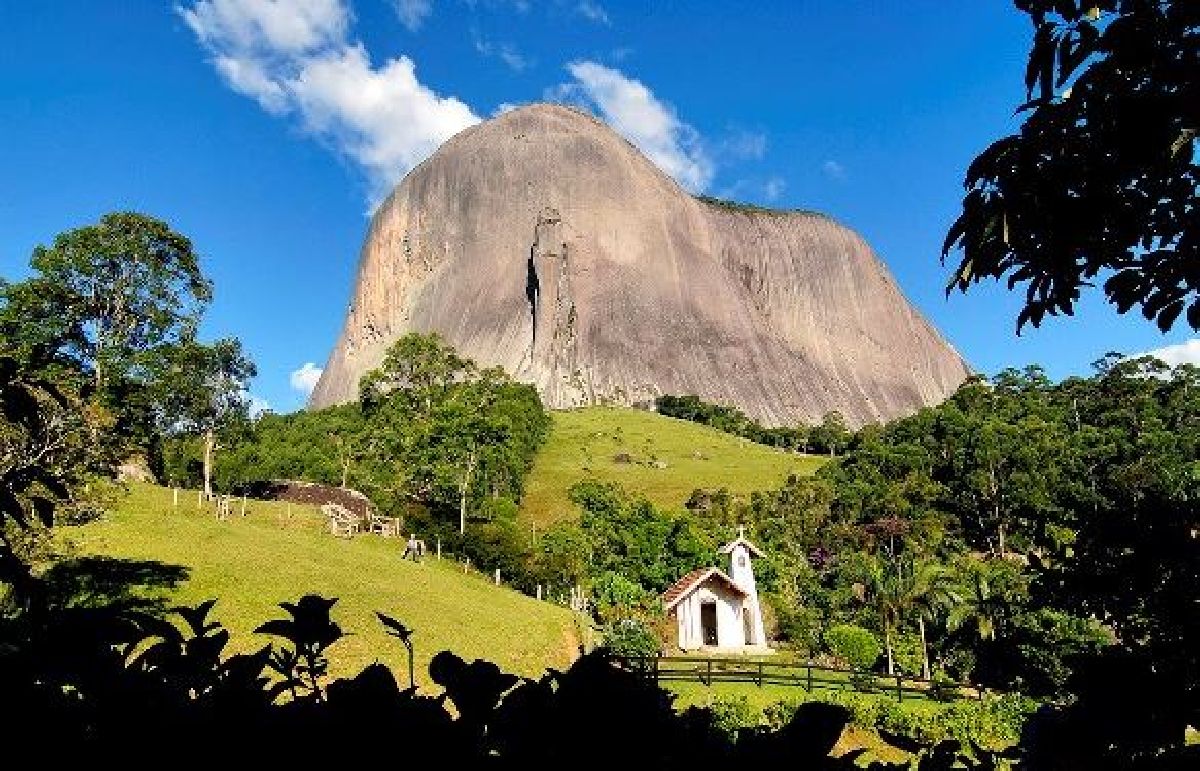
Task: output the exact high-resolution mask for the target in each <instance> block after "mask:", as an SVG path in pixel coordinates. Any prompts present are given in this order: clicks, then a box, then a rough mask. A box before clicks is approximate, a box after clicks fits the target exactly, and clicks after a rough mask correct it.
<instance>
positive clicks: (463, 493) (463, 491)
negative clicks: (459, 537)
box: [458, 450, 475, 533]
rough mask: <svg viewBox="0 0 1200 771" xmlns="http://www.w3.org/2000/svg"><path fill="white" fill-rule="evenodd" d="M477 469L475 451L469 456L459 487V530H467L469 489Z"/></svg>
mask: <svg viewBox="0 0 1200 771" xmlns="http://www.w3.org/2000/svg"><path fill="white" fill-rule="evenodd" d="M474 470H475V451H474V450H471V454H470V455H469V456H468V458H467V469H466V473H464V474H463V480H462V484H461V485H459V487H458V532H459V533H466V532H467V489H468V488H470V486H471V473H472V472H473V471H474Z"/></svg>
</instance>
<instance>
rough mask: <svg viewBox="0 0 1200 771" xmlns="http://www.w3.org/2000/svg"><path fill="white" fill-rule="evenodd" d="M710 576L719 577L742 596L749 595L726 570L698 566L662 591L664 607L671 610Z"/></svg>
mask: <svg viewBox="0 0 1200 771" xmlns="http://www.w3.org/2000/svg"><path fill="white" fill-rule="evenodd" d="M709 578H718V579H720V580H721V581H722V582H723V583H725V584H726V585H728V586H729V587H730V588H731V589H733V590H734V591H735V592H737V593H738V594H740V595H742V596H747V592H746V590H745V589H743V588H742V587H740V586H738V584H737V582H736V581H734V580H733V579H732V578H730V577H729V576H728V575H727V574H726V573H725V571H723V570H721V569H720V568H717V567H708V568H697V569H695V570H693V571H691V572H690V573H688V574H687V575H685V576H684V577H683V578H680V579H679V580H678V581H676V582H675V583H673V584H671V585H670V586H669V587H667V590H666V591H665V592H663V593H662V601H663V608H664V610H666V611H668V612H669V611H670V610H671V608H673V607H675V605H677V604H678V603H679V601H680V600H682V599H683V598H684V597H686V596H687V595H689V594H691V593H692V591H693V590H694V589H696V588H697V587H698V586H699V585H700V584H702V583H704V582H705V581H707V580H708V579H709Z"/></svg>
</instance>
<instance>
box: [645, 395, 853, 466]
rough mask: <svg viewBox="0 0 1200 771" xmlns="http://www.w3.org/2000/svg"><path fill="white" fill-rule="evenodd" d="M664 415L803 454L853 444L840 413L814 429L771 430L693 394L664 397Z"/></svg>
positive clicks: (658, 404) (659, 405)
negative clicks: (848, 443) (850, 442)
mask: <svg viewBox="0 0 1200 771" xmlns="http://www.w3.org/2000/svg"><path fill="white" fill-rule="evenodd" d="M654 408H655V409H656V410H658V413H659V414H660V415H667V416H669V417H672V418H679V419H681V420H690V421H692V422H693V423H700V424H701V425H705V426H712V427H713V428H715V429H717V430H718V431H724V432H725V433H727V434H733V435H734V436H740V437H743V438H745V439H749V440H750V441H752V442H758V443H759V444H765V445H767V446H768V447H778V448H780V449H785V450H797V451H800V452H805V453H807V452H815V453H828V454H829V455H831V456H832V455H837V454H838V453H839V452H840V451H841V450H843V449H845V447H846V444H847V442H849V441H850V430H849V429H848V428H847V427H846V420H845V418H843V417H842V415H841V414H840V413H838V412H830V413H828V414H826V415H825V416H824V417H823V418H822V419H821V422H820V423H818V424H816V425H813V426H803V425H801V426H780V427H777V428H767V427H765V426H763V425H762V424H761V423H759V422H758V421H757V420H754V419H753V418H751V417H749V416H748V415H746V414H745V413H744V412H742V411H741V410H739V409H738V408H736V407H730V406H727V405H723V404H713V403H711V402H706V401H704V400H702V399H701V398H700V397H698V396H695V395H692V394H689V395H686V396H674V395H672V394H664V395H662V396H660V397H658V398H657V399H656V400H655V401H654Z"/></svg>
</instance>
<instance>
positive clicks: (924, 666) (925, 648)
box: [917, 615, 933, 680]
mask: <svg viewBox="0 0 1200 771" xmlns="http://www.w3.org/2000/svg"><path fill="white" fill-rule="evenodd" d="M917 629H919V630H920V631H921V677H923V678H925V679H926V680H932V679H933V678H932V677H930V671H929V643H927V642H926V641H925V617H924V616H920V615H918V616H917Z"/></svg>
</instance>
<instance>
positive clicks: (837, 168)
mask: <svg viewBox="0 0 1200 771" xmlns="http://www.w3.org/2000/svg"><path fill="white" fill-rule="evenodd" d="M821 173H822V174H824V175H825V176H826V177H829V178H830V179H832V180H835V181H838V182H841V181H842V180H844V179H846V167H845V166H843V165H842V164H840V163H838V162H837V161H834V160H828V161H825V162H824V163H822V164H821Z"/></svg>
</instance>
